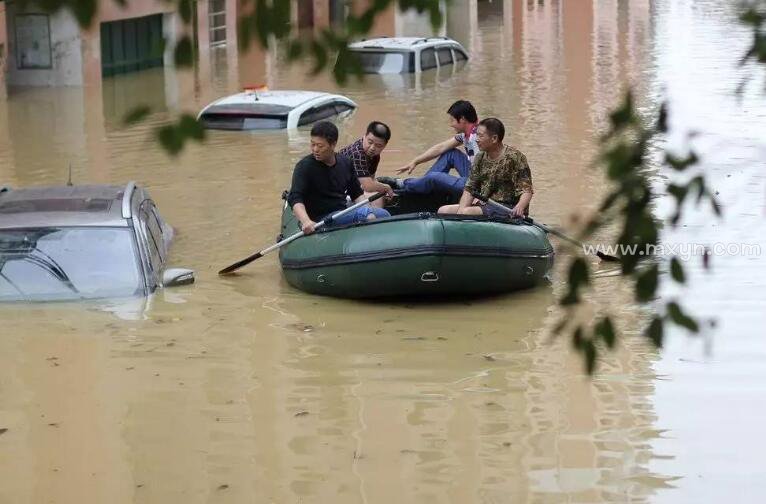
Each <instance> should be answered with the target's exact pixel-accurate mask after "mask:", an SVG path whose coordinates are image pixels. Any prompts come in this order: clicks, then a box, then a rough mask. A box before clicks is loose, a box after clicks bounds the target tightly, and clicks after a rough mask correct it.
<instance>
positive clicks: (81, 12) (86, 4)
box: [50, 0, 98, 28]
mask: <svg viewBox="0 0 766 504" xmlns="http://www.w3.org/2000/svg"><path fill="white" fill-rule="evenodd" d="M50 3H52V4H54V5H55V4H56V3H58V4H59V6H61V5H63V4H65V3H66V4H67V6H68V7H70V8H71V9H72V14H74V17H75V18H76V19H77V23H78V24H79V25H80V27H81V28H90V25H91V23H92V22H93V18H94V17H95V16H96V11H97V10H98V1H97V0H75V1H72V2H64V1H61V2H50ZM57 10H58V9H57Z"/></svg>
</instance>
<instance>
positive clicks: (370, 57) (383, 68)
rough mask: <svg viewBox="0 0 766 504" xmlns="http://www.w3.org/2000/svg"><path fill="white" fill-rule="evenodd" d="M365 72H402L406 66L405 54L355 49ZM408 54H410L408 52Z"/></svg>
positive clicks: (405, 70) (405, 69)
mask: <svg viewBox="0 0 766 504" xmlns="http://www.w3.org/2000/svg"><path fill="white" fill-rule="evenodd" d="M354 53H355V54H356V57H357V58H359V63H360V64H361V65H362V72H364V73H402V72H407V71H409V70H408V69H407V68H405V61H407V60H406V59H405V54H404V53H401V52H379V51H354ZM406 56H409V54H407V55H406Z"/></svg>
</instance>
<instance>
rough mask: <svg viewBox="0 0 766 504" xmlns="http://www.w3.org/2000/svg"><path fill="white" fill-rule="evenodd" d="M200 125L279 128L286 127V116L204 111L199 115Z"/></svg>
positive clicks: (239, 128)
mask: <svg viewBox="0 0 766 504" xmlns="http://www.w3.org/2000/svg"><path fill="white" fill-rule="evenodd" d="M199 120H200V123H202V126H203V127H205V128H209V129H221V130H241V129H281V128H286V127H287V116H286V115H285V116H257V115H249V116H241V115H239V116H238V115H233V114H215V113H205V114H202V116H201V117H200V119H199Z"/></svg>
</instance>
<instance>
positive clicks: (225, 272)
mask: <svg viewBox="0 0 766 504" xmlns="http://www.w3.org/2000/svg"><path fill="white" fill-rule="evenodd" d="M385 195H386V193H383V192H379V193H375V194H373V195H372V196H370V197H369V198H367V199H365V200H363V201H360V202H359V203H354V204H353V205H351V206H350V207H348V208H345V209H343V210H341V211H340V212H338V213H336V214H335V215H333V216H331V217H329V218H326V219H323V220H321V221H319V222H317V224H316V225H315V226H314V229H319V228H320V227H322V226H325V225H327V224H328V223H329V222H331V221H332V220H334V219H337V218H338V217H340V216H341V215H345V214H347V213H349V212H351V211H353V210H356V209H357V208H360V207H363V206H364V205H367V204H369V203H372V202H373V201H375V200H376V199H379V198H382V197H383V196H385ZM304 234H305V233H304V232H303V231H298V232H297V233H295V234H294V235H292V236H288V237H287V238H285V239H284V240H282V241H280V242H278V243H275V244H274V245H272V246H271V247H267V248H265V249H263V250H261V251H260V252H256V253H255V254H253V255H251V256H248V257H245V258H244V259H242V260H241V261H237V262H235V263H234V264H232V265H231V266H226V267H225V268H224V269H222V270H221V271H219V272H218V274H219V275H228V274H230V273H233V272H234V271H236V270H238V269H239V268H241V267H242V266H246V265H248V264H250V263H251V262H253V261H255V260H256V259H258V258H260V257H263V256H265V255H266V254H268V253H269V252H272V251H274V250H277V249H278V248H279V247H281V246H282V245H287V244H288V243H290V242H291V241H294V240H297V239H298V238H300V237H301V236H303V235H304Z"/></svg>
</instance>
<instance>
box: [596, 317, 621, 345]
mask: <svg viewBox="0 0 766 504" xmlns="http://www.w3.org/2000/svg"><path fill="white" fill-rule="evenodd" d="M593 334H594V335H595V336H597V337H599V338H601V339H602V340H604V343H606V346H607V347H608V348H610V349H612V348H614V345H615V343H616V334H615V331H614V325H612V319H611V318H609V317H604V318H603V319H601V320H600V321H598V322H597V323H596V326H595V328H594V330H593Z"/></svg>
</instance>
